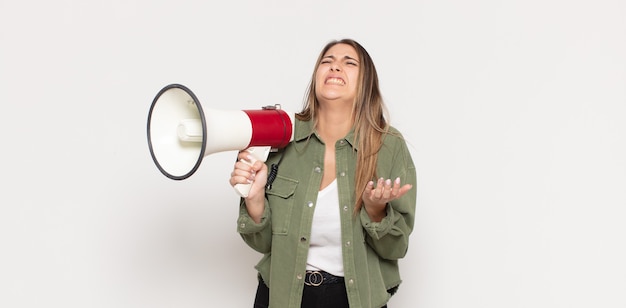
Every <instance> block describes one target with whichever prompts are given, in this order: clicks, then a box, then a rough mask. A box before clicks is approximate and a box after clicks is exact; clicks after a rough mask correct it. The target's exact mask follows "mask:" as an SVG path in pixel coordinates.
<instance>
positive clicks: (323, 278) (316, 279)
mask: <svg viewBox="0 0 626 308" xmlns="http://www.w3.org/2000/svg"><path fill="white" fill-rule="evenodd" d="M333 283H343V277H340V276H335V275H332V274H329V273H327V272H324V271H306V275H305V276H304V284H305V285H307V286H310V287H317V286H321V285H324V284H333Z"/></svg>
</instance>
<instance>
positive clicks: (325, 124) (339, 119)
mask: <svg viewBox="0 0 626 308" xmlns="http://www.w3.org/2000/svg"><path fill="white" fill-rule="evenodd" d="M352 125H353V119H352V109H351V108H345V107H344V108H338V107H335V108H323V109H322V110H320V112H319V114H318V121H317V132H318V134H319V135H320V136H321V137H322V138H323V139H324V142H326V143H331V144H334V142H335V141H337V140H339V139H341V138H343V137H345V136H346V135H347V134H348V132H350V129H351V128H352Z"/></svg>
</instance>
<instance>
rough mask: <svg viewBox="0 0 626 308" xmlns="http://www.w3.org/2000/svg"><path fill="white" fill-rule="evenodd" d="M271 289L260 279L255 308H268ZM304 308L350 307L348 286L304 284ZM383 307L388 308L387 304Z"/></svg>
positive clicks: (340, 284) (339, 284)
mask: <svg viewBox="0 0 626 308" xmlns="http://www.w3.org/2000/svg"><path fill="white" fill-rule="evenodd" d="M269 302H270V289H269V288H268V287H267V286H266V285H265V283H264V282H263V280H260V279H259V286H258V287H257V290H256V297H255V299H254V308H268V307H269ZM301 307H302V308H349V307H350V306H349V305H348V295H347V294H346V287H345V285H344V284H342V283H335V284H323V285H320V286H317V287H312V286H307V285H305V286H304V291H303V293H302V305H301ZM382 308H387V305H385V306H383V307H382Z"/></svg>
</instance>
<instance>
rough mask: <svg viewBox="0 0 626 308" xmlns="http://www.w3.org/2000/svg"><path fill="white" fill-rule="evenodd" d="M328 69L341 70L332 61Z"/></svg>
mask: <svg viewBox="0 0 626 308" xmlns="http://www.w3.org/2000/svg"><path fill="white" fill-rule="evenodd" d="M330 70H331V71H335V72H338V71H340V70H341V68H339V65H338V64H337V63H333V64H331V65H330Z"/></svg>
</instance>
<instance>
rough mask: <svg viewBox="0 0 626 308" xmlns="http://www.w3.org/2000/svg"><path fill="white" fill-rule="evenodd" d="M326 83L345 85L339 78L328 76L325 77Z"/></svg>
mask: <svg viewBox="0 0 626 308" xmlns="http://www.w3.org/2000/svg"><path fill="white" fill-rule="evenodd" d="M326 84H335V85H341V86H342V85H345V84H346V82H345V81H343V79H341V78H336V77H330V78H327V79H326Z"/></svg>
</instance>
